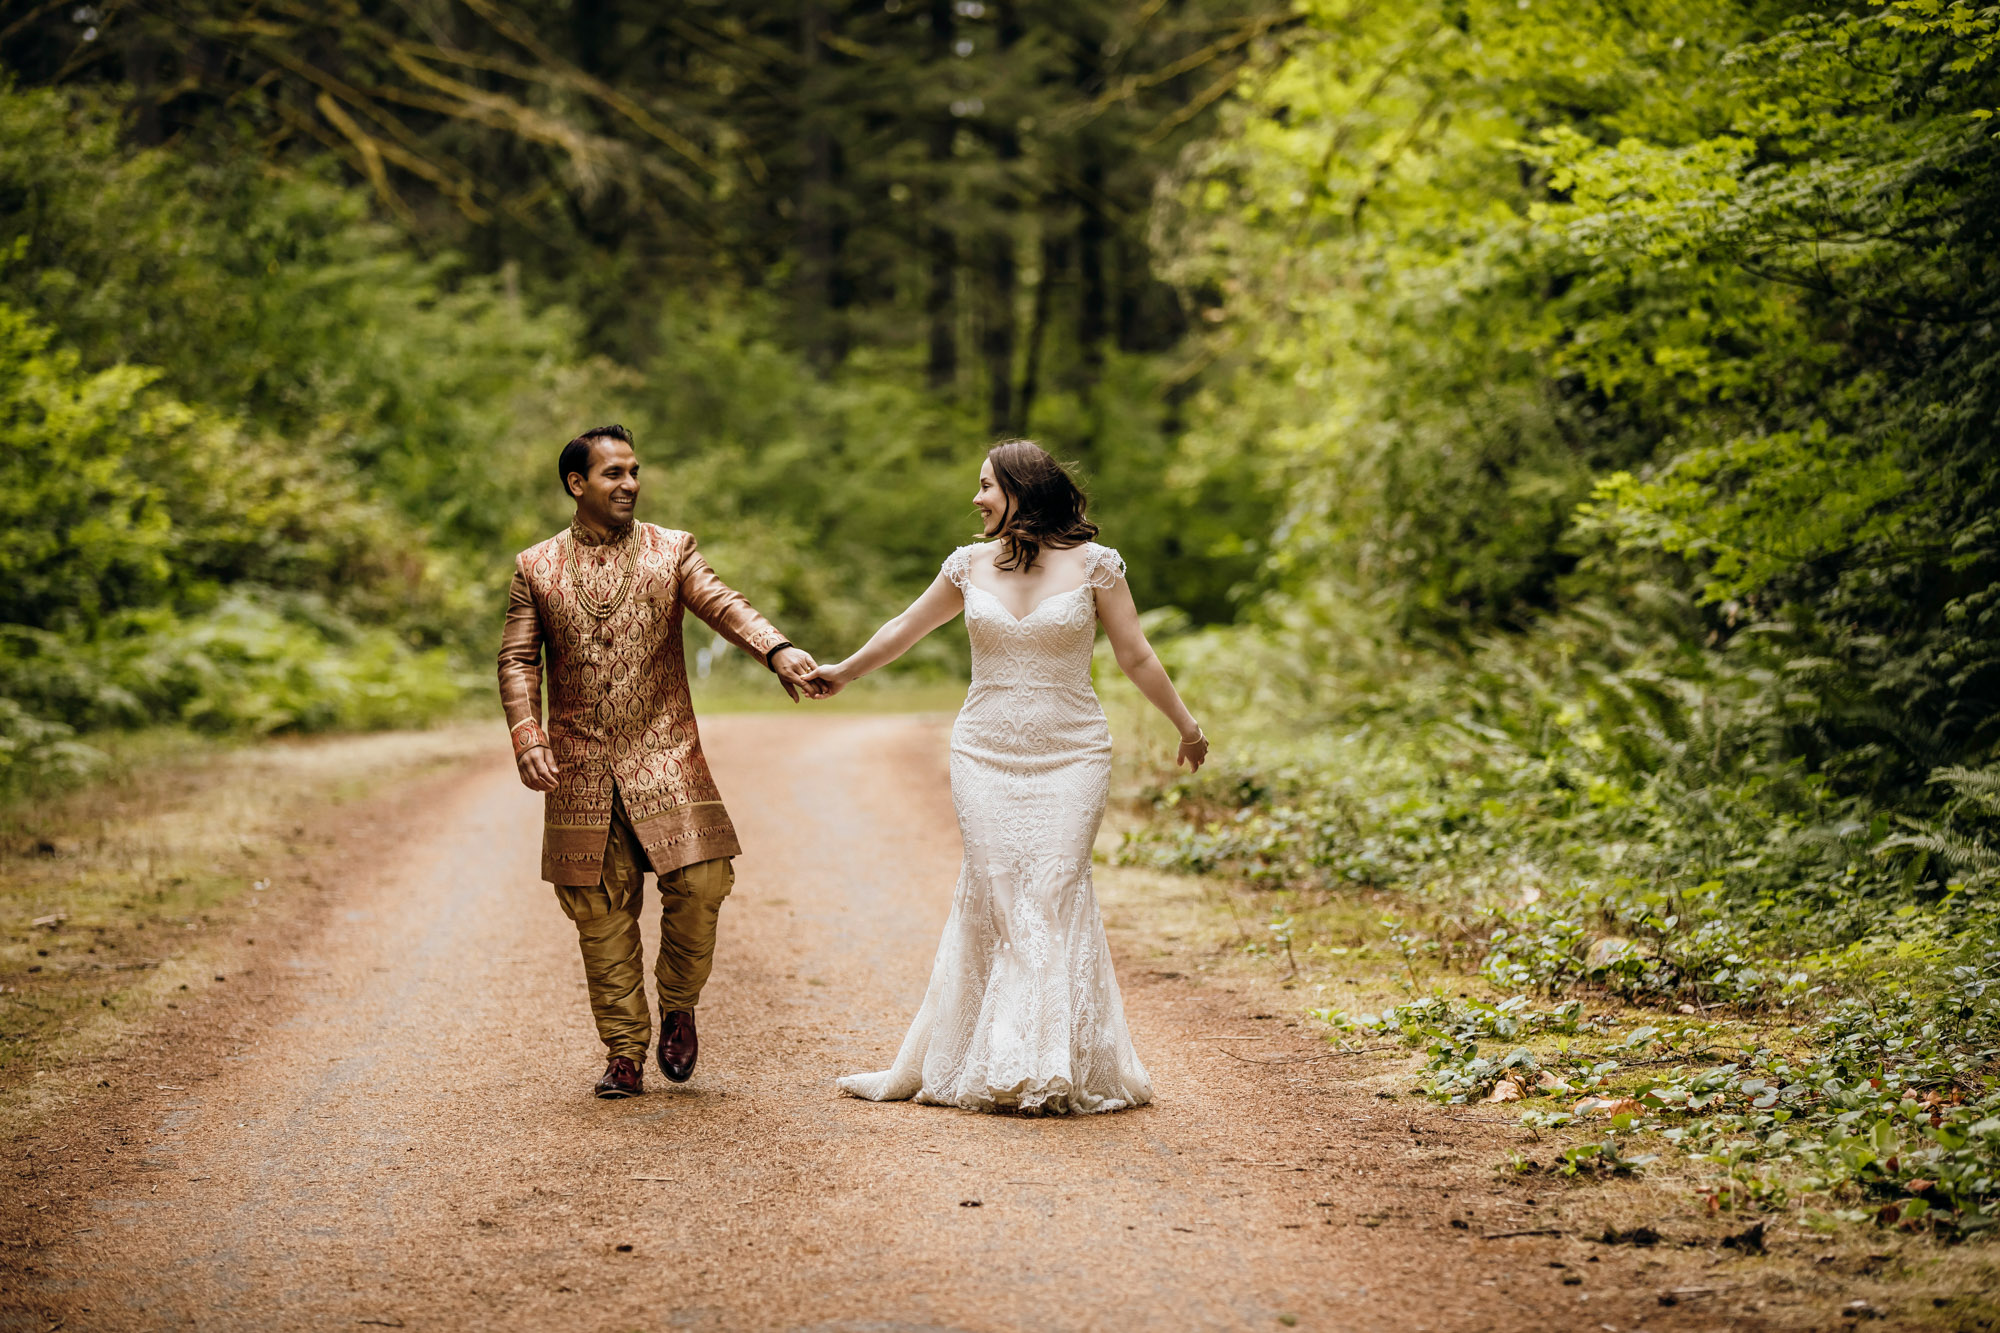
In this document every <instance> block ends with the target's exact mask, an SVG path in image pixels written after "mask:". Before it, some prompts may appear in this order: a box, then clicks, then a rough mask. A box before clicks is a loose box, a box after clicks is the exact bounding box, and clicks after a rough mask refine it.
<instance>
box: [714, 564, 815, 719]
mask: <svg viewBox="0 0 2000 1333" xmlns="http://www.w3.org/2000/svg"><path fill="white" fill-rule="evenodd" d="M680 581H681V600H682V601H684V602H685V603H686V604H687V608H688V610H690V611H692V612H694V613H695V615H697V616H698V617H700V618H701V622H702V623H703V624H705V625H707V626H708V627H709V628H710V629H712V630H714V631H715V632H716V633H717V634H720V635H721V636H722V637H723V638H725V639H727V640H729V641H730V642H731V643H733V644H735V645H736V646H737V647H738V648H741V649H742V650H743V651H744V652H746V653H748V654H750V656H752V657H754V658H756V659H757V660H758V661H760V662H762V663H763V664H764V665H765V666H767V667H769V668H770V669H771V670H772V671H774V672H776V673H777V676H778V679H779V680H780V681H781V682H782V683H783V684H784V687H785V692H786V693H787V694H789V695H791V696H792V698H794V699H796V698H798V697H799V691H800V690H804V691H805V692H806V693H807V694H817V693H818V692H819V690H818V687H817V686H815V685H813V684H810V683H809V682H810V679H811V676H812V673H813V672H815V671H817V670H818V669H819V664H818V663H817V662H815V661H813V659H812V654H810V653H808V652H806V651H805V650H803V649H801V648H795V647H793V646H792V644H791V642H790V641H789V640H787V639H786V638H785V636H784V635H782V634H780V633H779V632H778V629H777V627H776V626H775V625H773V624H772V623H771V622H770V621H768V620H766V619H764V617H763V616H761V615H758V614H757V609H756V608H755V607H753V606H751V605H750V602H749V599H748V598H746V597H744V595H743V594H742V593H740V592H738V591H736V589H734V588H732V587H730V586H729V585H728V584H727V583H724V582H723V581H722V580H721V579H719V578H717V577H716V575H715V571H714V570H712V569H710V568H709V567H708V561H706V560H704V559H702V558H701V552H700V551H697V550H696V549H695V541H694V536H693V534H689V536H688V538H687V541H686V543H685V544H684V545H683V546H682V547H681V561H680Z"/></svg>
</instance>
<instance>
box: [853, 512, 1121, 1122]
mask: <svg viewBox="0 0 2000 1333" xmlns="http://www.w3.org/2000/svg"><path fill="white" fill-rule="evenodd" d="M976 549H978V548H977V547H973V546H962V547H960V548H959V549H958V550H956V551H954V552H952V553H951V556H950V557H949V558H947V559H946V560H945V562H944V572H945V575H946V576H947V577H948V578H950V579H951V581H952V582H953V583H954V584H955V585H957V587H958V588H959V590H960V591H961V592H962V593H963V594H964V596H965V625H966V633H967V634H968V635H969V636H970V638H971V641H972V685H971V688H970V690H969V691H968V692H967V694H966V699H965V706H964V707H963V708H962V709H961V710H960V711H959V714H958V720H957V721H956V722H955V723H954V724H953V726H952V731H951V795H952V804H953V806H955V807H956V809H957V811H958V823H959V831H960V832H961V834H963V836H964V839H965V859H964V861H963V862H962V863H961V865H960V868H959V874H958V887H957V890H956V892H955V893H954V894H953V896H952V904H951V916H950V918H949V919H948V920H947V921H946V922H945V927H944V939H943V941H942V942H941V943H940V944H939V945H938V952H937V960H936V962H935V963H933V964H932V967H931V978H930V986H929V989H928V990H927V991H926V992H925V994H924V1000H923V1004H922V1006H921V1007H919V1009H918V1010H917V1016H916V1020H915V1021H914V1022H912V1023H911V1024H910V1030H909V1033H908V1035H906V1036H905V1037H904V1038H903V1045H902V1049H901V1050H900V1051H898V1052H897V1055H896V1061H895V1063H894V1064H893V1065H891V1066H890V1067H889V1068H888V1069H885V1070H882V1071H880V1072H879V1073H873V1074H849V1075H848V1076H846V1077H845V1078H842V1079H841V1080H840V1088H841V1090H842V1091H843V1092H847V1093H849V1094H851V1095H853V1096H856V1097H864V1098H867V1099H868V1100H870V1101H903V1100H911V1099H914V1100H916V1101H919V1102H927V1103H929V1104H931V1105H935V1106H957V1107H962V1108H964V1109H966V1110H971V1111H1016V1112H1024V1113H1029V1114H1041V1113H1046V1114H1081V1113H1092V1112H1100V1111H1117V1110H1123V1109H1125V1108H1126V1107H1131V1106H1142V1105H1144V1104H1145V1103H1147V1102H1149V1101H1151V1100H1152V1097H1153V1088H1152V1080H1151V1078H1150V1077H1149V1076H1148V1075H1147V1073H1146V1068H1145V1066H1144V1065H1142V1064H1141V1063H1140V1062H1139V1057H1138V1054H1137V1052H1135V1051H1134V1050H1133V1049H1132V1038H1131V1034H1130V1033H1129V1032H1128V1031H1127V1029H1126V1026H1125V1006H1124V1003H1123V1001H1122V1000H1121V999H1120V997H1119V993H1118V979H1117V977H1116V976H1115V975H1114V974H1113V972H1112V968H1111V952H1110V949H1109V947H1108V946H1107V945H1106V943H1105V938H1104V922H1103V919H1102V917H1101V916H1100V915H1099V912H1098V907H1097V893H1096V889H1095V888H1094V886H1093V885H1092V883H1091V863H1090V849H1091V844H1092V843H1094V842H1095V841H1096V840H1097V826H1098V823H1099V821H1100V820H1102V819H1103V817H1104V802H1105V797H1106V794H1107V793H1108V791H1109V790H1110V783H1111V729H1110V727H1109V726H1108V725H1107V724H1106V722H1105V720H1104V710H1103V708H1102V707H1101V706H1099V704H1098V701H1097V695H1096V693H1095V691H1093V690H1092V689H1091V686H1090V656H1091V648H1092V646H1093V645H1094V643H1095V641H1096V636H1097V601H1096V593H1097V590H1098V589H1099V588H1109V587H1111V586H1113V585H1114V584H1115V583H1116V582H1117V580H1118V579H1119V578H1120V577H1122V576H1123V574H1124V572H1125V564H1124V561H1123V560H1122V559H1120V558H1119V555H1118V553H1117V552H1116V551H1114V550H1112V549H1111V548H1110V547H1107V546H1099V545H1097V544H1096V543H1095V542H1092V543H1090V544H1088V545H1087V546H1086V547H1085V548H1084V557H1085V564H1084V568H1085V579H1084V582H1083V583H1082V584H1081V585H1080V586H1078V587H1076V588H1073V589H1071V590H1070V591H1068V592H1062V593H1057V594H1056V595H1055V596H1053V597H1050V598H1047V599H1045V600H1044V601H1042V602H1041V603H1040V604H1039V605H1037V606H1036V607H1035V608H1034V609H1033V610H1031V611H1029V612H1028V614H1027V615H1025V616H1022V617H1020V618H1018V619H1017V618H1015V617H1014V616H1013V615H1012V614H1011V613H1010V612H1009V611H1008V610H1007V608H1006V607H1005V606H1004V605H1002V604H1001V602H1000V599H999V598H998V597H996V596H994V595H993V594H992V593H991V592H988V591H987V590H985V589H984V588H981V587H979V586H978V585H977V584H975V583H973V582H972V579H971V576H970V569H971V556H972V552H973V551H975V550H976Z"/></svg>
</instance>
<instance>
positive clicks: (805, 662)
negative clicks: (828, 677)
mask: <svg viewBox="0 0 2000 1333" xmlns="http://www.w3.org/2000/svg"><path fill="white" fill-rule="evenodd" d="M771 669H772V670H773V671H775V672H777V673H778V681H779V683H780V684H782V685H783V686H784V687H785V693H786V694H789V695H791V696H792V699H793V701H794V702H796V701H797V699H798V697H799V694H800V692H801V691H803V692H804V693H805V694H806V695H807V696H808V697H810V698H814V699H817V698H819V694H820V684H819V682H818V681H816V680H814V679H813V673H814V672H815V671H818V670H819V663H817V662H815V661H813V658H812V654H811V653H809V652H807V651H805V649H803V648H792V647H789V646H787V647H784V648H780V649H779V650H778V651H777V653H776V654H774V655H773V656H772V658H771Z"/></svg>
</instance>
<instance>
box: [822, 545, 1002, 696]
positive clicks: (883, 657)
mask: <svg viewBox="0 0 2000 1333" xmlns="http://www.w3.org/2000/svg"><path fill="white" fill-rule="evenodd" d="M964 609H965V594H964V593H962V592H960V591H959V590H958V587H957V585H956V584H954V583H953V582H952V581H951V579H950V578H949V577H948V576H946V575H945V574H942V573H940V574H939V575H938V576H937V577H936V578H934V579H932V580H931V586H930V587H928V588H926V589H924V592H923V595H922V596H921V597H919V598H917V600H916V601H914V602H911V603H910V605H909V606H908V608H906V609H905V610H904V612H903V614H901V615H900V616H897V617H896V618H895V619H894V620H891V621H889V622H887V623H886V624H884V625H883V626H882V628H881V629H878V630H876V631H875V633H874V635H873V637H871V638H870V639H869V640H868V642H867V643H866V644H864V645H863V646H862V649H861V651H860V652H858V653H856V654H854V656H852V657H850V658H848V659H847V660H846V661H844V662H835V663H833V664H832V665H830V666H823V667H821V668H820V669H819V671H818V672H817V673H816V676H815V679H818V680H823V681H825V682H826V683H827V684H828V685H829V686H831V687H832V688H831V689H829V690H828V691H827V693H828V694H836V693H838V692H839V691H840V690H841V688H842V687H844V686H846V685H847V684H848V683H849V682H851V681H855V680H859V679H860V678H861V677H863V676H865V675H867V674H868V673H869V672H871V671H874V670H876V669H877V668H880V667H885V666H887V665H889V663H891V662H893V661H895V660H896V659H897V658H899V657H901V656H902V655H903V654H904V653H907V652H909V651H910V649H912V648H914V647H916V645H917V641H918V640H919V639H922V638H923V637H924V635H926V634H929V633H930V632H931V631H932V630H934V629H936V628H937V627H938V626H940V625H942V624H945V623H946V622H947V621H949V620H950V619H951V618H952V617H953V616H955V615H957V614H958V613H959V612H960V611H962V610H964Z"/></svg>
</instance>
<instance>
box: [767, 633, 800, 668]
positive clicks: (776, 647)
mask: <svg viewBox="0 0 2000 1333" xmlns="http://www.w3.org/2000/svg"><path fill="white" fill-rule="evenodd" d="M797 646H798V645H796V644H794V643H790V642H788V641H786V640H783V639H780V640H779V641H778V642H777V643H775V644H773V645H772V646H771V651H770V652H768V653H765V654H764V669H765V670H766V671H776V670H777V669H778V668H776V667H774V666H772V665H771V659H772V658H774V657H776V656H777V655H778V654H779V653H782V652H783V651H785V649H787V648H795V647H797Z"/></svg>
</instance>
